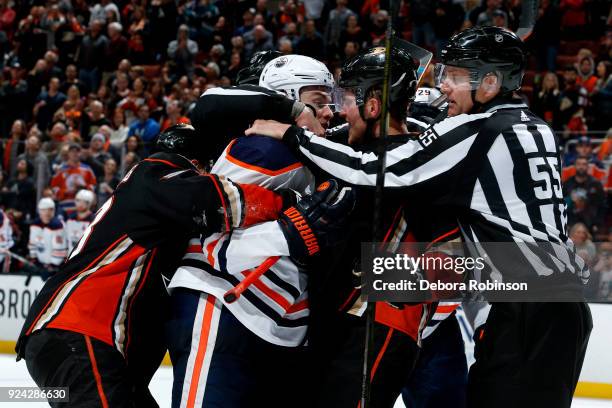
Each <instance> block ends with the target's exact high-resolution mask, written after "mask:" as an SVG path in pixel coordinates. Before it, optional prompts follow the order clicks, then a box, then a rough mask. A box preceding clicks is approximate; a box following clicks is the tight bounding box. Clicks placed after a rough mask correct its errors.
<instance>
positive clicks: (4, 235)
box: [0, 209, 15, 273]
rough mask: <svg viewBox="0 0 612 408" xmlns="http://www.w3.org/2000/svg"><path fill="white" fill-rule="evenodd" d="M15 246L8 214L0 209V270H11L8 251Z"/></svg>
mask: <svg viewBox="0 0 612 408" xmlns="http://www.w3.org/2000/svg"><path fill="white" fill-rule="evenodd" d="M13 246H15V241H14V240H13V227H12V226H11V220H10V219H9V216H8V215H7V214H6V213H5V212H4V211H3V210H2V209H0V270H1V271H2V272H4V273H7V272H9V271H10V270H11V257H10V255H8V252H9V251H10V250H11V248H13Z"/></svg>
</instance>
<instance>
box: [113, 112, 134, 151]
mask: <svg viewBox="0 0 612 408" xmlns="http://www.w3.org/2000/svg"><path fill="white" fill-rule="evenodd" d="M112 119H113V121H112V123H111V129H112V131H111V135H110V139H109V140H110V144H111V145H112V146H113V147H114V148H116V149H120V148H121V147H122V146H123V143H124V142H125V140H126V139H127V137H128V132H129V130H130V128H129V127H128V126H127V125H126V123H125V112H124V111H123V109H121V108H115V111H114V112H113V118H112Z"/></svg>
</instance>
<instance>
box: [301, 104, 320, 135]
mask: <svg viewBox="0 0 612 408" xmlns="http://www.w3.org/2000/svg"><path fill="white" fill-rule="evenodd" d="M295 124H296V125H298V126H299V127H301V128H303V127H306V128H307V129H308V130H310V131H311V132H312V133H314V134H315V135H317V136H323V135H324V134H325V129H323V126H321V123H320V122H319V120H318V119H317V117H316V115H315V113H314V112H313V111H312V109H311V108H309V107H306V109H304V110H303V111H302V113H300V114H299V116H298V117H297V118H295Z"/></svg>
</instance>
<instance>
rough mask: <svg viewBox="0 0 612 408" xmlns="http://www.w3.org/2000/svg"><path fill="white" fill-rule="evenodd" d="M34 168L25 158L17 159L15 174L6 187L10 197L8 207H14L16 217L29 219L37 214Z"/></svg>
mask: <svg viewBox="0 0 612 408" xmlns="http://www.w3.org/2000/svg"><path fill="white" fill-rule="evenodd" d="M33 172H34V168H33V166H32V164H31V163H29V162H28V161H27V160H25V159H23V158H22V159H20V160H18V161H17V168H16V170H15V176H14V177H12V178H11V179H10V180H9V182H8V183H7V185H6V187H5V192H6V193H9V195H8V197H10V198H9V199H8V200H7V201H8V202H7V203H6V204H7V208H12V209H13V210H14V213H15V214H16V217H17V218H19V219H23V220H24V221H29V220H30V219H32V218H33V217H34V216H35V215H36V202H37V201H36V188H35V186H34V181H33V179H32V174H33Z"/></svg>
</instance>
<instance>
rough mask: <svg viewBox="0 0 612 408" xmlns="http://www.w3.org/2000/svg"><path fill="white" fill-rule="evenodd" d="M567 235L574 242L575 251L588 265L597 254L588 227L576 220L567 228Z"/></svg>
mask: <svg viewBox="0 0 612 408" xmlns="http://www.w3.org/2000/svg"><path fill="white" fill-rule="evenodd" d="M569 237H570V239H571V240H572V242H573V243H574V247H575V248H576V253H577V254H578V255H579V256H580V257H581V258H582V259H584V261H585V262H586V263H587V264H588V265H590V264H591V262H592V261H593V260H594V259H595V256H596V255H597V248H596V247H595V244H594V243H593V241H592V240H593V236H592V235H591V233H590V232H589V229H588V228H587V227H586V225H584V224H583V223H581V222H578V223H576V224H574V225H572V227H571V228H570V230H569Z"/></svg>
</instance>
